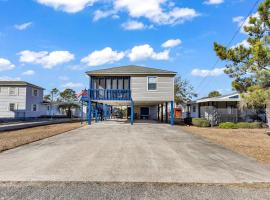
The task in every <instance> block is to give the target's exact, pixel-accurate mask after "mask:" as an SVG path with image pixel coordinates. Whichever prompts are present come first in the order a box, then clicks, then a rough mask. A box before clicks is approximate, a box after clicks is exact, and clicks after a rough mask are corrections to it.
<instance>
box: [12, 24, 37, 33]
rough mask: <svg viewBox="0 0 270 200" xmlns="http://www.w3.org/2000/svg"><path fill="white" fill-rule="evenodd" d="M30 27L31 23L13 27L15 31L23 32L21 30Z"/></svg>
mask: <svg viewBox="0 0 270 200" xmlns="http://www.w3.org/2000/svg"><path fill="white" fill-rule="evenodd" d="M32 25H33V23H32V22H27V23H23V24H16V25H14V27H15V28H16V29H17V30H20V31H23V30H26V29H28V28H30V27H31V26H32Z"/></svg>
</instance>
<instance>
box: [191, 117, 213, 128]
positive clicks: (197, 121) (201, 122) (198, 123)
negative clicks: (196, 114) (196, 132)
mask: <svg viewBox="0 0 270 200" xmlns="http://www.w3.org/2000/svg"><path fill="white" fill-rule="evenodd" d="M192 124H193V125H194V126H198V127H209V126H210V123H209V121H207V120H206V119H203V118H193V119H192Z"/></svg>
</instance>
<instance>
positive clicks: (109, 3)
mask: <svg viewBox="0 0 270 200" xmlns="http://www.w3.org/2000/svg"><path fill="white" fill-rule="evenodd" d="M254 2H255V0H254V1H253V0H252V1H251V0H194V1H190V0H177V1H176V0H77V1H73V0H24V1H21V0H0V10H1V12H0V80H13V79H20V80H24V81H28V82H31V83H34V84H37V85H40V86H42V87H44V88H46V89H47V91H49V90H50V89H51V88H54V87H57V88H60V89H63V88H66V87H72V88H73V89H75V90H77V91H78V90H80V89H82V88H84V87H87V85H88V78H87V77H86V76H85V71H88V70H93V69H100V68H105V67H112V66H119V65H128V64H136V65H143V66H148V67H157V68H162V69H167V70H173V71H176V72H178V73H179V75H181V76H182V77H183V78H184V79H187V80H189V81H190V83H191V84H192V85H193V86H194V88H195V90H196V92H197V93H198V94H199V96H204V95H207V94H208V92H209V91H212V90H219V91H221V92H222V93H229V92H230V91H231V84H230V81H231V80H230V79H229V78H228V77H227V75H224V74H223V73H222V68H223V67H224V63H222V62H219V63H218V64H217V65H216V66H215V69H213V67H214V63H215V62H216V60H217V57H216V55H215V52H214V51H213V42H214V41H218V42H220V43H222V44H227V43H228V42H229V40H230V39H231V37H232V35H233V34H234V32H235V31H236V30H237V29H238V27H239V23H241V22H242V21H243V16H246V15H247V14H248V12H249V11H250V9H251V8H252V6H253V4H254ZM254 12H255V11H254ZM245 38H246V35H245V34H243V33H241V32H240V33H239V34H238V35H237V37H236V39H235V40H234V42H233V45H237V44H238V43H240V42H242V41H244V39H245Z"/></svg>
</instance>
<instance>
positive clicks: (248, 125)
mask: <svg viewBox="0 0 270 200" xmlns="http://www.w3.org/2000/svg"><path fill="white" fill-rule="evenodd" d="M218 127H219V128H223V129H236V128H247V129H252V128H262V123H261V122H239V123H233V122H224V123H220V124H219V126H218Z"/></svg>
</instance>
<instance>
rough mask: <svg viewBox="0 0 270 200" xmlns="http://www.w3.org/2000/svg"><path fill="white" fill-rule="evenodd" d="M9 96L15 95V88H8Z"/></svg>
mask: <svg viewBox="0 0 270 200" xmlns="http://www.w3.org/2000/svg"><path fill="white" fill-rule="evenodd" d="M9 95H12V96H14V95H16V88H15V87H10V88H9Z"/></svg>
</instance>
